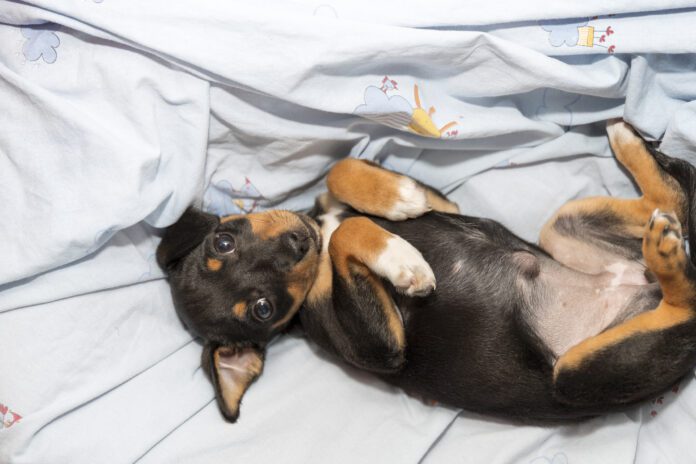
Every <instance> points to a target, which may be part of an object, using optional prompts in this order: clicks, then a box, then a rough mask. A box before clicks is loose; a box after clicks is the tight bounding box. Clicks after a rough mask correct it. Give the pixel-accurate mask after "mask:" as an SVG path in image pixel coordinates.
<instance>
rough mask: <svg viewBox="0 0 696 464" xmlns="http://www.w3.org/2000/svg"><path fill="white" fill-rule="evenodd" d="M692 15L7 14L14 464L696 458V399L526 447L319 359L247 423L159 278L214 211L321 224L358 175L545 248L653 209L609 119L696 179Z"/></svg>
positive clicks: (284, 383)
mask: <svg viewBox="0 0 696 464" xmlns="http://www.w3.org/2000/svg"><path fill="white" fill-rule="evenodd" d="M689 3H690V2H679V1H675V2H671V3H670V5H671V7H672V9H670V10H664V6H663V5H661V4H660V3H659V2H654V1H653V2H651V1H649V0H640V1H633V2H613V3H612V5H611V10H609V9H608V5H606V2H598V1H589V2H583V3H582V4H581V5H566V4H560V3H559V4H554V5H551V6H549V5H548V4H547V2H540V1H538V2H537V1H532V2H525V3H524V4H521V3H516V2H511V3H510V5H508V6H509V8H505V9H502V8H492V7H488V6H484V5H478V4H477V5H473V4H462V3H461V2H454V1H451V2H442V5H441V6H440V7H438V8H437V9H434V8H423V7H422V6H420V5H419V4H417V2H412V3H410V2H404V1H403V0H402V1H400V2H395V1H387V2H380V3H379V4H373V3H370V4H368V3H367V2H356V1H352V2H347V1H338V0H334V1H331V2H324V1H322V2H321V3H319V2H312V1H309V0H298V1H294V2H286V1H282V2H281V1H268V2H264V4H263V5H249V4H247V3H244V2H217V1H213V0H200V1H198V2H197V3H196V6H195V8H192V7H191V5H190V3H187V2H183V1H180V0H176V1H172V0H169V1H165V0H153V1H150V2H139V1H135V0H121V1H119V2H115V1H111V0H66V1H62V2H53V1H48V0H47V1H22V2H19V1H5V2H2V3H0V44H1V45H0V105H1V106H0V108H1V111H0V204H1V205H2V212H3V220H2V221H0V256H1V257H2V264H3V265H2V266H0V340H2V350H0V418H1V419H2V421H0V462H3V463H4V462H8V463H9V462H11V463H44V462H51V463H62V462H66V463H68V462H69V463H81V462H89V463H92V462H114V463H120V462H124V463H127V462H149V463H156V462H227V461H230V460H233V459H244V460H246V461H249V462H271V461H274V462H277V461H278V460H281V461H283V462H325V461H330V462H356V461H359V462H370V461H374V462H396V463H404V462H419V461H421V460H422V461H423V462H482V461H487V460H488V461H492V462H534V463H537V464H539V463H546V462H549V463H553V464H564V463H570V462H614V463H617V462H685V461H690V460H693V458H694V456H693V451H692V450H691V448H692V447H690V446H689V445H690V443H689V433H688V432H689V431H690V430H691V431H692V430H694V428H695V427H696V411H694V406H693V404H694V401H693V400H694V395H696V392H695V390H696V387H694V385H693V384H694V382H692V381H691V380H690V379H686V380H685V381H683V382H682V383H680V384H679V385H676V386H675V387H674V389H673V390H672V391H671V392H668V393H667V394H666V395H664V396H663V397H660V398H655V399H654V401H653V402H648V403H646V404H644V405H643V406H641V407H639V408H636V409H635V410H634V411H632V412H629V413H627V414H621V415H612V416H609V417H606V418H601V419H597V420H595V421H591V422H588V423H584V424H581V425H576V426H567V427H556V428H535V427H516V426H515V427H513V426H510V425H507V424H504V423H500V422H497V421H492V420H490V419H486V418H481V417H475V416H472V415H469V414H466V413H460V412H459V411H457V410H454V409H451V408H447V407H433V406H428V405H424V404H422V403H421V402H420V401H418V400H416V399H414V398H410V397H407V396H406V395H404V394H403V393H402V392H400V391H398V390H395V389H393V388H391V387H387V386H385V385H384V384H382V383H380V382H379V381H377V380H375V379H372V378H371V377H370V376H368V375H365V374H363V373H360V372H357V371H355V370H353V369H350V368H346V367H343V366H340V365H337V364H336V363H334V362H333V361H331V360H329V359H327V358H326V357H324V356H323V355H322V354H321V353H320V352H318V351H317V350H316V349H315V348H314V347H313V346H311V345H310V344H308V343H307V342H306V341H305V340H303V339H302V338H300V337H298V336H296V335H293V336H287V337H283V338H280V339H278V340H277V341H276V342H275V343H274V344H273V346H272V347H271V349H270V352H269V355H268V361H267V364H266V367H265V372H264V375H263V377H262V378H261V379H260V380H259V382H257V383H256V384H255V385H254V386H253V387H252V388H251V389H250V391H249V393H248V394H247V396H246V397H245V400H244V404H243V406H242V415H241V419H240V422H239V423H237V424H235V425H230V424H226V423H224V422H223V421H222V419H221V417H220V416H219V413H218V412H217V410H216V407H215V404H214V402H213V393H212V389H211V387H210V385H209V383H208V381H207V380H206V379H205V378H204V376H203V374H202V372H201V370H200V367H199V356H200V345H199V343H198V342H197V341H196V340H194V339H192V337H191V336H190V334H188V333H187V332H186V331H185V330H184V329H183V327H182V325H181V323H180V322H179V320H178V319H177V317H176V314H175V312H174V310H173V307H172V302H171V298H170V295H169V289H168V286H167V284H166V281H165V280H164V278H163V275H162V273H161V271H160V270H159V269H158V268H157V265H156V263H155V260H154V252H155V249H156V246H157V243H158V240H159V236H160V234H161V230H162V228H163V227H165V226H167V225H169V224H171V223H172V222H173V221H175V220H176V218H177V217H178V216H179V215H180V214H181V212H182V211H183V210H184V208H185V207H186V206H188V205H189V204H191V203H194V204H197V205H199V206H201V207H203V208H204V209H206V210H208V211H211V212H214V213H216V214H230V213H239V212H242V213H244V212H251V211H256V210H262V209H266V208H274V207H283V208H306V207H308V206H309V205H311V203H312V201H313V198H314V196H315V195H316V194H317V193H319V192H320V191H322V189H323V177H324V175H325V173H326V171H327V169H328V168H329V167H330V166H331V165H332V163H334V162H335V161H336V160H337V159H340V158H342V157H346V156H352V157H358V158H365V159H371V160H375V161H377V162H380V163H381V164H383V165H384V166H386V167H389V168H392V169H395V170H397V171H400V172H404V173H407V174H410V175H412V176H414V177H416V178H417V179H419V180H421V181H423V182H426V183H429V184H431V185H433V186H435V187H437V188H440V189H442V190H443V191H445V192H446V193H448V194H449V195H450V196H451V198H453V199H454V200H456V201H457V202H458V203H459V204H460V205H461V207H462V210H463V211H464V212H466V213H469V214H476V215H481V216H487V217H492V218H494V219H497V220H499V221H501V222H502V223H504V224H505V225H507V226H508V227H510V228H511V229H512V230H514V231H515V232H517V233H519V234H520V235H522V236H523V237H524V238H526V239H529V240H534V239H535V237H536V235H537V233H538V230H539V228H540V226H541V224H543V222H544V221H545V220H546V219H547V218H548V217H549V215H550V214H551V213H552V212H553V211H554V210H555V208H557V207H558V206H559V205H560V204H562V203H563V202H565V201H567V200H568V199H571V198H576V197H579V196H586V195H592V194H614V195H636V191H635V188H634V187H633V184H632V183H631V182H630V180H629V179H628V178H627V177H626V176H625V174H624V172H623V171H622V170H621V169H620V168H619V167H618V166H617V164H616V162H615V161H614V160H613V158H612V157H611V153H610V150H609V147H608V144H607V141H606V137H605V135H604V129H603V125H604V121H605V120H606V119H608V118H613V117H619V116H623V117H625V118H626V119H627V120H628V121H629V122H631V123H632V124H633V125H634V126H635V127H637V129H638V130H639V131H640V132H641V133H642V134H643V135H644V136H645V137H647V138H648V139H651V140H661V146H662V148H663V149H664V151H666V152H667V153H670V154H673V155H675V156H679V157H682V158H685V159H687V160H689V161H691V162H692V163H693V162H694V161H696V156H695V154H696V132H695V131H694V129H693V128H694V127H696V58H695V55H694V53H696V37H694V35H693V29H692V27H691V26H690V25H691V24H693V21H694V20H696V9H694V8H693V5H690V4H689ZM522 5H523V6H524V7H522ZM542 6H543V7H542ZM666 27H668V28H669V33H668V34H666V33H664V28H666ZM689 453H691V454H689Z"/></svg>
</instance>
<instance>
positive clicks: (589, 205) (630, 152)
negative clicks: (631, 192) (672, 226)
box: [539, 122, 686, 248]
mask: <svg viewBox="0 0 696 464" xmlns="http://www.w3.org/2000/svg"><path fill="white" fill-rule="evenodd" d="M613 125H615V126H614V130H612V125H610V126H609V127H610V128H609V129H608V133H609V142H610V143H611V147H612V149H613V150H614V154H615V155H616V159H617V160H619V162H620V163H621V164H623V165H624V167H626V169H628V170H629V172H630V173H631V175H632V176H633V178H634V179H635V180H636V183H637V184H638V187H639V188H640V190H641V192H642V193H643V196H642V197H640V198H637V199H620V198H608V197H592V198H584V199H581V200H575V201H570V202H568V203H566V204H565V205H563V206H562V207H561V208H560V209H559V210H558V211H557V212H556V214H554V216H553V217H552V218H551V219H550V220H549V221H548V222H547V223H546V224H545V225H544V227H543V228H542V230H541V234H540V236H539V244H540V245H541V247H542V248H546V246H545V245H546V244H548V243H551V242H553V241H554V240H555V239H556V237H557V235H558V232H556V231H555V230H554V225H555V223H556V221H557V220H558V219H559V218H560V217H562V216H575V215H578V214H582V213H592V212H595V211H601V210H608V211H611V212H613V213H614V214H616V216H617V217H619V218H621V219H622V221H623V222H624V224H625V226H624V231H625V233H626V234H627V235H629V236H632V237H636V238H638V237H641V236H642V235H643V226H644V225H645V224H646V223H647V222H648V220H649V219H650V216H651V215H652V212H653V211H654V210H655V209H658V208H659V209H660V210H662V211H666V212H674V213H675V214H676V215H677V217H678V218H679V220H680V221H682V222H684V219H685V218H684V213H685V208H684V205H685V204H686V199H685V198H684V194H683V192H682V190H681V188H680V187H679V185H678V183H677V181H675V180H674V179H673V178H672V177H670V176H668V175H665V174H664V173H663V172H662V171H661V170H660V167H659V166H658V165H657V162H656V161H655V159H654V158H653V156H652V155H651V154H650V152H649V151H648V149H647V148H646V147H645V143H644V142H643V140H642V139H641V138H640V137H638V136H637V135H636V134H635V132H633V129H631V128H630V127H629V126H628V125H626V124H625V123H623V122H618V123H616V122H615V123H613Z"/></svg>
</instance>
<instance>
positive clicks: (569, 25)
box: [539, 18, 588, 47]
mask: <svg viewBox="0 0 696 464" xmlns="http://www.w3.org/2000/svg"><path fill="white" fill-rule="evenodd" d="M587 21H588V20H587V18H568V19H551V20H547V21H539V26H541V28H542V29H543V30H545V31H547V32H548V33H549V42H550V43H551V45H553V46H554V47H560V46H561V45H563V44H565V45H567V46H569V47H574V46H576V45H577V44H578V34H579V33H578V27H580V26H585V25H586V24H587Z"/></svg>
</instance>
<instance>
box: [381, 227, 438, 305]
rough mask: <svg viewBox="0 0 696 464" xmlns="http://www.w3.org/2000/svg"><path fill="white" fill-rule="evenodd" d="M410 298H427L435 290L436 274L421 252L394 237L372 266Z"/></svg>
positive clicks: (399, 238) (401, 239)
mask: <svg viewBox="0 0 696 464" xmlns="http://www.w3.org/2000/svg"><path fill="white" fill-rule="evenodd" d="M371 269H372V271H373V272H374V273H375V274H377V275H379V276H381V277H384V278H385V279H387V280H389V281H390V282H391V283H392V284H393V285H394V287H396V290H397V291H399V292H400V293H405V294H406V295H408V296H426V295H428V294H429V293H430V292H432V291H433V290H435V274H433V270H432V269H431V268H430V265H429V264H428V263H427V262H426V261H425V259H423V255H422V254H421V253H420V251H418V250H416V248H414V246H413V245H411V244H410V243H408V242H407V241H406V240H404V239H403V238H401V237H397V236H393V237H392V238H390V239H389V240H388V241H387V246H386V248H385V249H384V250H383V251H382V253H381V254H380V255H379V257H378V258H377V260H376V261H375V263H374V264H373V265H372V266H371Z"/></svg>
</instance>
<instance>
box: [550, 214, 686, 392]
mask: <svg viewBox="0 0 696 464" xmlns="http://www.w3.org/2000/svg"><path fill="white" fill-rule="evenodd" d="M642 250H643V254H644V256H645V261H646V264H647V266H648V268H649V269H650V270H651V272H652V273H653V274H654V275H655V276H656V277H657V280H658V282H659V284H660V288H661V290H662V295H663V297H662V301H661V302H660V304H659V305H658V306H657V308H655V309H654V310H651V311H647V312H644V313H641V314H639V315H637V316H635V317H633V318H631V319H629V320H627V321H626V322H623V323H621V324H619V325H617V326H615V327H613V328H610V329H608V330H606V331H604V332H602V333H600V334H599V335H597V336H594V337H592V338H589V339H587V340H585V341H583V342H581V343H579V344H577V345H575V346H574V347H572V348H571V349H570V350H568V351H567V352H566V353H565V354H564V355H563V356H561V357H560V358H559V359H558V361H557V363H556V365H555V368H554V387H555V388H554V390H555V393H556V395H557V397H558V399H559V400H561V401H564V402H567V403H572V404H576V405H587V406H590V405H602V404H607V405H608V404H626V403H631V402H634V401H637V400H640V399H643V398H645V397H647V396H649V395H651V394H654V393H657V392H659V391H660V390H662V389H664V388H667V387H668V386H669V385H670V384H671V383H673V382H675V381H676V380H677V379H679V378H680V377H682V376H683V375H684V374H685V373H687V372H688V371H689V370H690V369H691V368H693V366H694V365H696V311H695V308H696V268H694V266H693V264H692V263H691V261H689V259H688V258H687V256H686V253H685V250H684V241H683V238H682V234H681V226H680V224H679V221H678V219H677V218H676V216H674V215H671V214H664V213H660V212H659V211H658V210H656V211H655V212H654V214H653V215H652V217H651V218H650V219H649V221H648V224H647V225H646V226H645V228H644V236H643V240H642Z"/></svg>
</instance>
